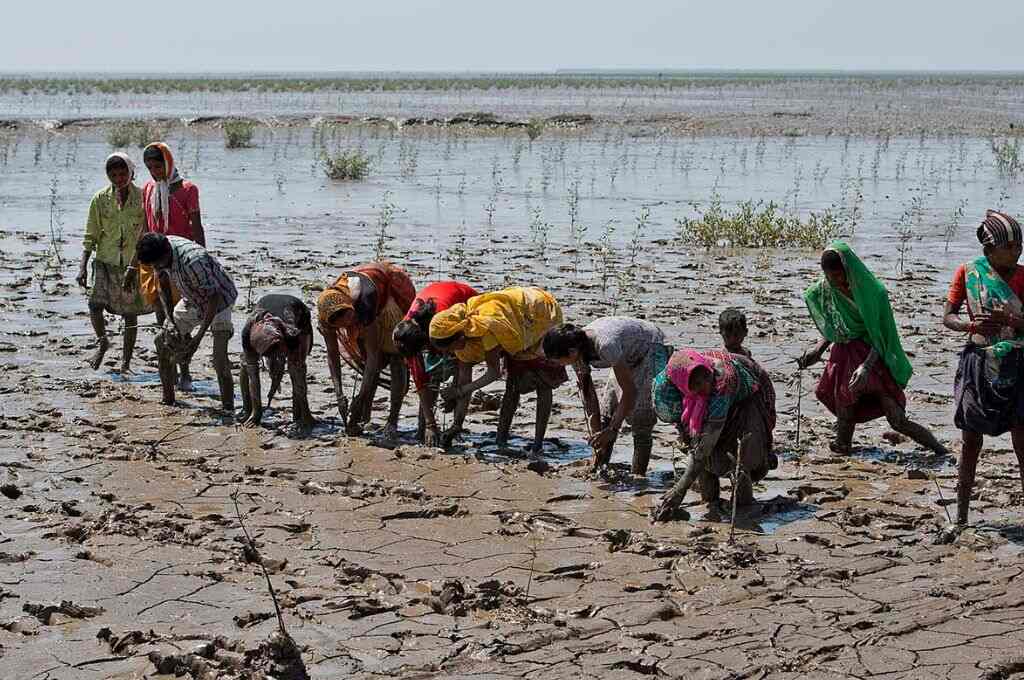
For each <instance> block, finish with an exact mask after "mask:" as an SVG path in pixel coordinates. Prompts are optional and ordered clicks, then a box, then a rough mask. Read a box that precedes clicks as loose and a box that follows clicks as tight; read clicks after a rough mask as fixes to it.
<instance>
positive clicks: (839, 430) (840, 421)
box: [829, 411, 855, 454]
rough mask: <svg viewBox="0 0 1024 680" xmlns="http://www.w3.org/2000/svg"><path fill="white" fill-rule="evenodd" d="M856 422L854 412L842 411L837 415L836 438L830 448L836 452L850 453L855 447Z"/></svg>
mask: <svg viewBox="0 0 1024 680" xmlns="http://www.w3.org/2000/svg"><path fill="white" fill-rule="evenodd" d="M854 427H855V423H854V422H853V414H852V413H849V412H845V411H840V412H839V414H838V416H837V417H836V438H835V441H833V442H832V443H831V444H829V448H830V449H832V450H833V451H835V452H836V453H844V454H846V453H850V450H851V449H852V448H853V429H854Z"/></svg>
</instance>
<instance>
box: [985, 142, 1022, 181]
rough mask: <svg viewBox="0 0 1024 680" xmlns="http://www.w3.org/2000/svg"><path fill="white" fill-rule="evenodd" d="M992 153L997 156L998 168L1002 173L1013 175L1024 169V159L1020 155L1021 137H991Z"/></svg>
mask: <svg viewBox="0 0 1024 680" xmlns="http://www.w3.org/2000/svg"><path fill="white" fill-rule="evenodd" d="M991 146H992V155H993V156H994V157H995V163H996V170H998V171H999V174H1000V175H1008V176H1013V175H1016V174H1018V173H1019V172H1020V171H1021V170H1022V169H1024V161H1022V160H1021V157H1020V140H1019V139H1016V138H1014V139H996V138H995V137H993V138H992V139H991Z"/></svg>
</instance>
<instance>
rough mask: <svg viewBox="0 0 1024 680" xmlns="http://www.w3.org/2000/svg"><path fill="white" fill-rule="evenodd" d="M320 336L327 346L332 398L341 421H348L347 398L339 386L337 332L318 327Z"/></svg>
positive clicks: (332, 329)
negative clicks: (336, 405) (332, 387)
mask: <svg viewBox="0 0 1024 680" xmlns="http://www.w3.org/2000/svg"><path fill="white" fill-rule="evenodd" d="M320 335H322V336H323V338H324V344H326V345H327V369H328V370H329V371H330V372H331V382H332V383H333V384H334V398H335V401H336V402H337V404H338V415H339V416H340V417H341V421H342V422H343V423H344V422H347V421H348V397H346V396H345V390H344V389H342V386H341V354H340V350H339V349H338V331H337V330H335V329H334V328H324V327H323V326H321V327H320Z"/></svg>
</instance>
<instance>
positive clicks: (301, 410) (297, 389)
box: [239, 294, 315, 434]
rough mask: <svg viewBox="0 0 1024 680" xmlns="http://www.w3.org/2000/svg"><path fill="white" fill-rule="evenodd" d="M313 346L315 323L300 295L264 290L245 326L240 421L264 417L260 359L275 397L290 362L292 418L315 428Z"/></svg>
mask: <svg viewBox="0 0 1024 680" xmlns="http://www.w3.org/2000/svg"><path fill="white" fill-rule="evenodd" d="M312 349H313V324H312V322H311V320H310V315H309V310H308V309H307V308H306V305H305V304H304V303H303V302H302V300H300V299H298V298H297V297H294V296H292V295H278V294H270V295H264V296H263V297H261V298H260V299H259V301H258V302H257V303H256V308H255V309H254V310H253V312H252V314H250V315H249V319H248V321H246V323H245V327H244V328H242V371H241V373H240V375H239V383H240V387H241V390H242V414H241V416H242V424H243V425H244V426H245V427H256V426H257V425H259V424H260V422H261V421H262V420H263V394H262V390H261V389H260V359H263V360H264V361H266V362H267V368H268V369H269V370H270V396H269V397H268V398H267V407H268V408H269V407H270V401H271V400H272V399H273V398H274V393H275V392H277V388H278V386H279V385H280V384H281V378H282V377H283V375H284V369H285V366H286V365H287V367H288V374H289V375H290V376H291V380H292V421H293V422H294V423H295V427H296V428H298V430H299V432H300V433H302V434H308V433H309V431H310V430H311V429H312V428H313V424H314V422H315V421H314V420H313V414H312V413H311V412H310V410H309V398H308V396H307V389H306V357H308V356H309V353H310V351H311V350H312Z"/></svg>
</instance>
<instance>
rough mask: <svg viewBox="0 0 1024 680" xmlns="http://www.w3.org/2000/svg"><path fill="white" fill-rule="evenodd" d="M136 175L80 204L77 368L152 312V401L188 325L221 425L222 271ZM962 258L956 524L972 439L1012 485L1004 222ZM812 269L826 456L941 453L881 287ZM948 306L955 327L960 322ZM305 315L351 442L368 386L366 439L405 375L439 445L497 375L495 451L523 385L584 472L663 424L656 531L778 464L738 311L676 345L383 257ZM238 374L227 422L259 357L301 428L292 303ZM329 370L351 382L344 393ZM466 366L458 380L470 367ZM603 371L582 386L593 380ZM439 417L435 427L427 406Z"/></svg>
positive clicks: (178, 380)
mask: <svg viewBox="0 0 1024 680" xmlns="http://www.w3.org/2000/svg"><path fill="white" fill-rule="evenodd" d="M143 161H144V163H145V165H146V167H147V169H148V170H149V172H150V175H151V177H152V180H151V181H149V182H147V183H146V185H145V186H144V187H143V188H142V189H141V190H140V189H139V188H138V187H137V186H136V185H135V183H134V178H135V172H134V164H133V163H132V160H131V159H130V158H129V157H128V156H127V155H125V154H122V153H115V154H111V155H110V156H109V157H108V158H107V161H106V173H107V178H108V179H109V182H110V185H109V186H108V187H106V188H104V189H102V190H101V191H99V192H97V194H96V195H95V196H94V198H93V200H92V205H91V206H90V209H89V218H88V222H87V226H86V235H85V240H84V252H83V255H82V260H81V270H80V273H79V277H78V281H79V283H80V284H81V285H83V286H85V285H86V284H87V282H88V269H87V266H88V263H89V260H90V257H92V256H94V259H93V286H92V288H91V291H90V293H89V310H90V318H91V319H92V324H93V328H94V330H95V332H96V336H97V340H98V343H99V345H98V348H97V350H96V353H95V354H94V355H93V357H92V358H91V360H90V364H91V365H92V367H93V368H98V367H99V366H100V364H101V362H102V360H103V357H104V355H105V352H106V351H107V349H108V347H109V341H108V339H107V337H106V326H105V321H104V313H105V312H109V313H112V314H118V315H121V316H122V317H124V326H125V333H124V350H123V355H122V364H121V366H122V371H125V372H127V371H130V364H131V356H132V349H133V347H134V344H135V338H136V328H137V325H138V321H137V319H138V316H140V315H143V314H149V313H155V314H156V316H157V321H158V325H159V326H160V331H159V332H158V334H157V338H156V343H155V344H156V349H157V354H158V362H159V373H160V381H161V385H162V390H163V402H164V403H165V404H174V403H175V390H176V389H178V390H188V389H190V383H191V378H190V374H189V363H190V360H191V358H192V356H193V355H194V353H195V352H196V350H197V348H198V347H199V345H200V343H201V341H202V339H203V338H204V337H205V335H206V334H207V332H210V333H212V335H213V365H214V368H215V371H216V373H217V379H218V383H219V387H220V400H221V405H222V407H223V409H224V411H225V413H226V414H229V415H234V414H233V411H234V380H233V376H232V373H231V364H230V361H229V359H228V341H229V339H230V338H231V336H232V334H233V330H234V326H233V321H232V309H233V307H234V304H235V301H236V299H237V296H238V293H237V289H236V287H235V285H234V283H233V282H232V280H231V277H230V276H229V275H228V273H227V272H226V271H225V270H224V268H223V267H222V266H221V264H220V263H219V262H218V261H217V259H216V258H215V257H214V256H213V255H211V254H210V253H209V251H207V250H206V247H205V246H206V235H205V233H204V230H203V226H202V220H201V216H200V210H199V192H198V189H197V188H196V187H195V185H194V184H192V183H190V182H188V181H186V180H184V179H183V178H182V177H181V175H180V173H179V172H178V170H177V169H176V167H175V165H174V159H173V156H172V154H171V152H170V149H168V147H167V146H166V145H165V144H162V143H159V142H157V143H154V144H151V145H149V146H148V147H146V148H145V150H144V151H143ZM977 235H978V239H979V242H980V243H981V245H982V254H981V255H980V256H979V257H978V258H977V259H976V260H974V261H972V262H970V263H967V264H965V265H963V266H961V267H960V268H959V269H957V271H956V274H955V277H954V281H953V285H952V287H951V289H950V292H949V296H948V300H947V303H946V309H945V325H946V326H947V327H948V328H950V329H951V330H954V331H957V332H963V333H966V334H968V338H967V345H966V347H965V349H964V351H963V353H962V355H961V360H960V367H959V370H958V371H957V376H956V386H955V397H956V414H955V423H956V425H957V427H958V428H960V429H961V430H962V431H963V455H962V456H961V458H960V462H959V466H960V470H959V472H960V483H959V491H958V501H959V502H958V516H957V517H958V521H959V523H961V524H965V523H966V522H967V520H968V511H969V505H970V499H971V492H972V487H973V483H974V476H975V469H976V465H977V461H978V457H979V455H980V451H981V448H982V441H983V436H984V435H990V436H997V435H1000V434H1004V433H1005V432H1007V431H1009V432H1011V433H1012V438H1013V444H1014V449H1015V451H1016V452H1017V457H1018V461H1019V462H1020V464H1021V474H1022V488H1024V383H1022V384H1018V383H1019V382H1020V381H1021V379H1022V378H1024V306H1022V303H1021V301H1022V300H1024V268H1021V267H1019V266H1018V264H1017V262H1018V260H1019V258H1020V255H1021V243H1022V236H1021V228H1020V225H1019V224H1018V223H1017V221H1016V220H1014V219H1013V218H1012V217H1010V216H1008V215H1006V214H1004V213H1001V212H994V211H989V212H988V214H987V215H986V218H985V220H984V222H983V223H982V224H981V226H980V227H979V228H978V230H977ZM821 269H822V276H821V278H820V279H819V280H818V281H817V282H815V283H814V284H813V285H811V286H810V287H809V288H808V289H807V290H806V292H805V294H804V297H805V300H806V303H807V308H808V310H809V312H810V317H811V319H812V320H813V321H814V323H815V325H816V326H817V328H818V330H819V331H820V333H821V336H822V339H821V341H820V342H819V343H817V344H816V345H815V346H814V347H813V348H811V349H809V350H807V351H806V352H805V353H804V354H803V355H802V356H801V357H800V358H799V359H797V363H798V364H799V365H800V367H801V368H806V367H809V366H811V365H813V364H815V363H817V362H818V361H820V360H821V359H822V358H823V357H824V355H825V352H826V351H828V360H827V363H826V365H825V368H824V371H823V373H822V375H821V378H820V380H819V382H818V386H817V390H816V395H817V397H818V399H819V400H820V401H821V402H822V403H823V404H824V405H825V406H826V407H827V408H828V409H829V411H831V412H832V413H833V414H834V415H835V417H836V437H835V440H834V441H833V442H832V444H831V447H832V449H833V450H834V451H836V452H838V453H849V452H850V450H851V447H852V441H853V433H854V428H855V426H856V425H857V424H858V423H866V422H868V421H871V420H874V419H877V418H880V417H883V416H884V417H885V418H886V419H887V420H888V422H889V425H890V426H891V427H892V428H893V429H894V430H896V431H897V432H900V433H902V434H904V435H906V436H908V437H910V438H911V439H912V440H914V441H915V442H916V443H918V444H919V445H921V446H922V447H925V448H927V449H930V450H931V451H933V452H935V453H936V454H940V455H945V454H947V453H948V452H947V450H946V448H945V447H944V446H943V445H942V444H941V443H940V442H939V441H938V440H937V439H936V438H935V436H934V435H933V434H932V433H931V432H929V431H928V429H926V428H925V427H923V426H921V425H919V424H917V423H915V422H913V421H911V420H910V419H908V417H907V414H906V397H905V394H904V388H905V387H906V385H907V384H908V381H909V380H910V377H911V374H912V367H911V364H910V361H909V359H908V358H907V355H906V353H905V352H904V350H903V347H902V345H901V342H900V337H899V333H898V330H897V326H896V321H895V317H894V315H893V312H892V308H891V306H890V303H889V297H888V294H887V292H886V290H885V287H884V286H883V284H882V283H881V282H880V281H879V280H878V279H877V278H876V277H875V276H874V275H873V274H872V273H871V271H870V270H869V269H868V268H867V266H866V265H865V264H864V263H863V262H862V261H861V260H860V258H858V257H857V255H856V254H855V253H854V252H853V250H852V249H851V248H850V247H849V246H848V245H847V244H845V243H843V242H839V241H837V242H835V243H833V244H832V245H831V246H829V247H828V248H827V249H826V250H825V251H824V253H823V254H822V257H821ZM965 303H966V306H967V312H968V317H967V319H964V318H963V317H962V316H961V315H960V312H961V310H962V307H963V305H964V304H965ZM315 315H316V324H317V329H318V332H319V334H320V335H321V336H322V337H323V340H324V342H325V344H326V348H327V364H328V370H329V372H330V375H331V379H332V382H333V388H334V394H335V399H336V404H337V409H338V414H339V415H340V417H341V419H342V422H343V423H344V426H345V429H346V431H347V432H348V433H349V434H353V435H355V434H359V433H361V432H362V431H363V428H364V427H365V425H366V424H367V423H368V422H369V421H370V420H371V416H372V410H373V403H374V396H375V394H376V392H377V389H378V387H382V386H383V387H386V388H387V389H388V390H389V391H390V402H389V408H388V413H387V419H386V422H385V428H384V437H385V438H386V439H391V440H394V439H396V438H397V436H398V422H399V414H400V410H401V406H402V402H403V400H404V398H405V396H406V393H407V392H408V389H409V376H410V374H411V376H412V382H413V384H414V387H415V391H416V393H417V395H418V397H419V415H418V428H417V438H418V439H419V440H420V441H422V442H423V443H425V444H427V445H430V446H440V447H443V448H448V447H450V446H451V445H452V444H453V443H454V441H455V440H456V438H457V437H458V436H459V433H460V432H461V431H462V429H463V425H464V423H465V419H466V415H467V412H468V410H469V406H470V401H471V399H472V397H473V395H474V394H475V393H476V392H477V391H478V390H480V389H482V388H484V387H486V386H487V385H490V384H491V383H493V382H495V381H497V380H499V379H501V378H502V377H504V386H505V390H504V396H503V398H502V402H501V409H500V414H499V419H498V426H497V433H496V443H497V444H498V445H499V446H502V447H504V446H506V445H507V444H508V441H509V436H510V431H511V427H512V422H513V418H514V416H515V414H516V411H517V409H518V407H519V403H520V400H521V398H522V396H523V395H524V394H529V393H533V392H536V399H537V409H536V411H537V413H536V421H535V427H534V433H533V441H532V444H531V445H530V447H529V448H530V449H531V450H532V451H534V452H540V451H541V450H542V449H543V445H544V437H545V433H546V431H547V425H548V420H549V418H550V415H551V409H552V401H553V391H554V389H555V388H557V387H558V386H559V385H562V384H563V383H565V382H566V381H567V380H568V379H569V376H568V372H567V370H566V369H567V368H568V367H572V368H573V370H574V373H575V375H576V386H577V389H578V394H579V398H580V400H581V402H582V405H583V409H584V413H585V415H586V427H587V434H588V443H589V444H590V446H591V447H592V449H593V463H594V466H595V468H601V467H604V466H607V465H608V463H609V462H610V460H611V456H612V451H613V448H614V445H615V443H616V440H617V438H618V436H619V432H620V430H621V429H622V427H623V425H624V424H627V423H628V424H629V426H630V428H631V432H632V437H633V460H632V466H631V469H632V472H633V474H635V475H645V474H646V472H647V468H648V465H649V462H650V458H651V454H652V449H653V443H654V430H655V427H656V425H657V423H658V422H659V421H661V422H666V423H671V424H673V425H674V426H675V428H676V429H677V431H678V433H679V436H680V438H681V439H682V440H683V441H684V443H685V444H686V445H687V446H688V447H689V448H690V450H691V452H692V453H691V457H690V463H689V464H688V465H687V468H686V471H685V473H684V474H683V475H682V477H681V478H680V479H679V480H678V481H677V483H676V484H675V485H674V486H673V487H672V488H671V489H670V490H669V491H668V492H667V493H666V494H665V495H664V496H663V498H662V499H661V502H660V504H659V505H658V506H657V507H656V508H655V509H654V511H653V517H654V519H656V520H666V519H670V518H673V517H680V516H683V515H684V514H685V512H684V511H683V510H682V509H681V505H682V502H683V500H684V499H685V497H686V495H687V493H688V491H689V489H690V488H691V487H692V486H693V485H694V484H696V485H697V486H698V488H699V491H700V494H701V498H702V500H703V501H704V502H706V503H708V504H709V505H711V506H712V508H716V507H717V505H718V503H719V502H720V497H719V492H720V489H719V487H720V479H721V478H722V477H731V478H732V480H733V484H732V493H733V495H734V500H735V501H736V502H737V503H738V504H749V503H751V502H752V501H753V485H754V484H755V483H757V482H758V481H760V480H762V479H763V478H764V477H765V476H766V475H767V474H768V473H769V471H770V470H772V469H774V468H776V467H777V466H778V464H779V461H778V457H777V456H776V455H775V453H774V452H773V431H774V428H775V424H776V412H775V390H774V387H773V385H772V381H771V377H770V376H769V374H768V373H767V371H765V370H764V368H762V367H761V366H760V364H758V363H757V361H756V360H755V359H754V357H753V356H752V354H751V353H750V351H749V350H747V349H746V348H745V347H744V345H743V343H744V340H745V338H746V335H747V322H746V318H745V316H744V314H743V313H742V311H741V310H738V309H734V308H733V309H728V310H726V311H725V312H723V313H722V315H721V316H720V318H719V328H720V331H721V335H722V339H723V346H722V348H721V349H715V350H698V349H694V348H686V347H683V348H676V347H673V346H672V345H671V344H670V343H669V342H668V340H667V338H666V336H665V334H664V333H663V331H662V330H661V329H660V328H658V327H657V326H656V325H655V324H652V323H650V322H648V321H644V320H641V319H634V318H628V317H619V316H611V317H602V318H599V319H596V320H594V321H592V322H591V323H589V324H587V325H585V326H577V325H574V324H571V323H566V322H565V318H564V314H563V310H562V307H561V305H560V304H559V302H558V301H557V300H556V298H555V297H554V296H553V295H552V294H551V293H550V292H548V291H546V290H543V289H542V288H538V287H533V286H517V287H510V288H505V289H503V290H496V291H486V292H484V291H480V290H479V289H478V288H477V287H474V286H471V285H469V284H467V283H463V282H458V281H439V282H434V283H430V284H428V285H425V286H423V287H421V288H419V289H417V287H416V285H415V284H414V283H413V281H412V280H411V279H410V277H409V275H408V274H407V273H406V272H405V271H404V270H402V269H401V268H400V267H398V266H396V265H395V264H392V263H389V262H371V263H367V264H363V265H361V266H357V267H354V268H352V269H350V270H348V271H345V272H343V273H342V274H341V275H340V276H338V277H337V279H336V280H335V281H334V282H333V283H331V284H330V285H329V286H327V287H326V288H324V289H323V291H322V292H321V293H320V295H319V297H318V299H317V301H316V309H315ZM241 340H242V361H241V371H240V375H239V382H240V384H241V394H242V412H241V416H240V417H241V420H242V422H243V424H244V425H246V426H257V425H259V424H260V422H261V420H262V416H263V410H264V407H263V396H262V390H261V382H260V369H261V364H263V365H265V366H266V367H267V369H268V372H269V375H270V390H269V397H268V402H267V403H268V405H269V404H270V403H271V402H272V400H273V397H274V394H275V393H276V392H277V390H278V388H279V386H280V383H281V380H282V379H283V375H284V372H285V369H286V368H287V370H288V373H289V376H290V379H291V383H292V418H293V422H294V423H295V426H296V427H297V428H298V429H299V430H300V431H302V432H308V431H309V430H310V429H311V428H312V427H313V425H314V422H315V421H314V417H313V414H312V412H311V410H310V407H309V400H308V396H307V394H308V390H307V385H306V379H307V367H306V361H307V358H308V356H309V354H310V352H311V350H312V347H313V344H314V342H315V337H314V332H313V314H311V311H310V309H309V308H308V307H307V306H306V304H305V303H304V302H303V301H302V300H301V299H300V298H298V297H295V296H292V295H286V294H271V295H266V296H264V297H262V298H260V299H259V300H258V301H257V303H256V305H255V307H254V309H253V310H252V311H251V312H250V313H249V315H248V318H247V319H246V321H245V324H244V327H243V329H242V338H241ZM343 364H344V365H345V366H346V367H348V368H349V369H350V370H351V371H352V372H353V375H354V376H355V381H354V383H355V387H354V388H353V391H352V399H351V402H350V401H349V397H348V395H346V391H345V388H344V382H343ZM481 364H482V365H483V367H484V369H485V370H483V372H482V373H481V374H480V375H479V376H478V377H476V378H475V379H474V370H473V369H474V367H475V366H477V365H481ZM595 369H608V375H607V379H606V380H605V382H604V384H603V386H602V388H601V394H600V396H599V395H598V388H597V387H596V385H595V380H594V377H593V371H594V370H595ZM439 406H440V408H441V410H442V411H444V412H447V413H452V414H453V415H452V420H451V425H450V426H449V427H447V428H446V429H444V430H442V428H441V427H440V426H439V425H438V413H437V411H438V407H439Z"/></svg>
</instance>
